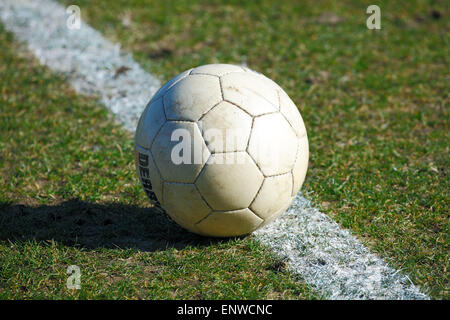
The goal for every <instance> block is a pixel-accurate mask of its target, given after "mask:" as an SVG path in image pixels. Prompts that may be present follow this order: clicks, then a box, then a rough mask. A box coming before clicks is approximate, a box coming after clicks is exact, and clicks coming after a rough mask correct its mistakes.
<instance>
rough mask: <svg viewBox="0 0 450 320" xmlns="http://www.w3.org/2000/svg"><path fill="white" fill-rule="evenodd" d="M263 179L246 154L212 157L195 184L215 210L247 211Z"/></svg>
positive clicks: (214, 155) (221, 154)
mask: <svg viewBox="0 0 450 320" xmlns="http://www.w3.org/2000/svg"><path fill="white" fill-rule="evenodd" d="M263 179H264V177H263V175H262V174H261V172H260V171H259V169H258V168H257V166H256V165H255V163H254V162H253V161H252V159H251V158H250V157H249V155H248V154H247V153H246V152H233V153H216V154H212V155H211V157H210V158H209V160H208V162H207V163H206V165H205V167H204V168H203V170H202V172H201V174H200V175H199V177H198V179H197V181H196V182H195V184H196V185H197V187H198V189H199V190H200V193H201V194H202V196H203V198H204V199H205V200H206V202H207V203H208V204H209V206H210V207H211V208H213V209H214V210H237V209H242V208H247V207H248V206H249V205H250V203H251V202H252V200H253V198H254V197H255V195H256V193H257V192H258V190H259V187H260V186H261V183H262V181H263Z"/></svg>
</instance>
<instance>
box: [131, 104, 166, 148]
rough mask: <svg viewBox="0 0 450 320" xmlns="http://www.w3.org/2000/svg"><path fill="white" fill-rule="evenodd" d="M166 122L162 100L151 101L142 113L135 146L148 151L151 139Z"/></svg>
mask: <svg viewBox="0 0 450 320" xmlns="http://www.w3.org/2000/svg"><path fill="white" fill-rule="evenodd" d="M165 122H166V117H165V115H164V107H163V104H162V98H159V99H156V100H155V99H152V100H151V101H150V103H149V104H148V105H147V107H146V108H145V110H144V112H143V113H142V115H141V117H140V119H139V123H138V126H137V129H136V136H135V141H136V144H138V145H139V146H141V147H143V148H147V149H150V147H151V144H152V142H153V139H154V138H155V136H156V134H157V133H158V131H159V129H160V128H161V127H162V126H163V124H164V123H165Z"/></svg>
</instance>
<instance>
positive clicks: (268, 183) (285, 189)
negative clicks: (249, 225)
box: [250, 172, 292, 220]
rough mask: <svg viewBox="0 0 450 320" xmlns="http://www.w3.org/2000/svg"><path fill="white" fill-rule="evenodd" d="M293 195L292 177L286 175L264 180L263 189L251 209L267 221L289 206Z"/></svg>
mask: <svg viewBox="0 0 450 320" xmlns="http://www.w3.org/2000/svg"><path fill="white" fill-rule="evenodd" d="M291 193H292V175H291V173H290V172H289V173H286V174H282V175H278V176H273V177H268V178H265V179H264V182H263V184H262V186H261V189H260V190H259V192H258V195H257V196H256V198H255V200H253V202H252V204H251V205H250V209H252V211H253V212H254V213H255V214H257V215H258V217H260V218H262V219H264V220H266V219H269V218H270V217H271V216H272V215H273V214H275V213H276V212H278V211H279V210H281V208H283V207H285V206H286V205H289V203H290V202H291Z"/></svg>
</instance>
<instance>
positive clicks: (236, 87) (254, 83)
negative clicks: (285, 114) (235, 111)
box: [220, 72, 278, 116]
mask: <svg viewBox="0 0 450 320" xmlns="http://www.w3.org/2000/svg"><path fill="white" fill-rule="evenodd" d="M220 81H221V84H222V90H223V98H224V100H226V101H229V102H231V103H234V104H236V105H238V106H239V107H241V108H242V109H243V110H245V111H246V112H248V113H249V114H251V115H252V116H258V115H262V114H265V113H269V112H274V111H277V110H278V93H277V90H276V88H275V87H273V86H271V85H268V84H267V83H266V82H264V81H262V80H261V78H260V77H259V76H258V75H257V74H255V73H253V72H234V73H230V74H227V75H224V76H222V77H221V78H220Z"/></svg>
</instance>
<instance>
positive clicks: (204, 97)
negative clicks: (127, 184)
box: [135, 64, 308, 237]
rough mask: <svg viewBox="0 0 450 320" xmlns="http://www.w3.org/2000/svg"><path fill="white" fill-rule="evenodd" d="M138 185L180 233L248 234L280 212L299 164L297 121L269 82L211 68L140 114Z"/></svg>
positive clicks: (164, 91)
mask: <svg viewBox="0 0 450 320" xmlns="http://www.w3.org/2000/svg"><path fill="white" fill-rule="evenodd" d="M135 150H136V166H137V171H138V175H139V179H140V181H141V183H142V186H143V187H144V190H145V192H146V193H147V195H148V197H149V198H150V200H151V201H152V202H153V203H154V204H155V205H157V206H161V207H162V208H164V209H165V211H166V212H167V214H168V215H169V216H170V217H171V218H172V219H173V220H175V222H177V223H178V224H179V225H181V226H182V227H184V228H185V229H187V230H189V231H191V232H194V233H197V234H201V235H206V236H217V237H229V236H239V235H244V234H249V233H251V232H252V231H254V230H256V229H257V228H259V227H261V226H263V225H265V224H267V223H269V222H271V221H273V220H274V219H276V218H277V217H278V216H280V215H281V214H282V213H283V212H284V211H285V210H286V209H287V208H288V207H289V205H290V203H291V202H292V200H293V198H294V196H295V195H296V194H297V192H298V191H299V189H300V187H301V185H302V183H303V181H304V179H305V175H306V170H307V167H308V139H307V136H306V129H305V125H304V123H303V120H302V117H301V116H300V113H299V111H298V109H297V107H296V106H295V104H294V103H293V102H292V100H291V99H290V98H289V96H288V95H287V94H286V93H285V92H284V91H283V89H281V88H280V87H279V86H278V85H277V84H276V83H275V82H273V81H272V80H270V79H268V78H267V77H265V76H264V75H262V74H260V73H257V72H255V71H252V70H250V69H248V68H245V67H241V66H235V65H228V64H211V65H204V66H200V67H197V68H194V69H190V70H187V71H185V72H183V73H181V74H180V75H178V76H176V77H175V78H173V79H172V80H170V81H169V82H167V83H166V84H165V85H164V86H163V87H162V88H161V89H159V91H158V92H157V93H156V94H155V96H154V97H153V98H152V99H151V101H150V102H149V104H148V105H147V107H146V108H145V110H144V112H143V113H142V115H141V118H140V120H139V124H138V127H137V130H136V138H135Z"/></svg>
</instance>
